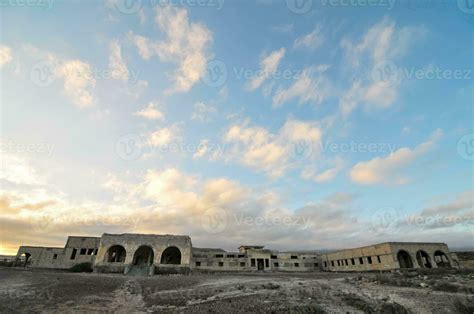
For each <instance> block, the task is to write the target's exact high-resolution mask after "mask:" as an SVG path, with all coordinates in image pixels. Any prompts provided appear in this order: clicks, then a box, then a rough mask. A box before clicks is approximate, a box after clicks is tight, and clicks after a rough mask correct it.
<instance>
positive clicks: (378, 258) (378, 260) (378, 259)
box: [377, 255, 382, 264]
mask: <svg viewBox="0 0 474 314" xmlns="http://www.w3.org/2000/svg"><path fill="white" fill-rule="evenodd" d="M377 262H378V263H379V264H380V263H382V261H381V260H380V256H378V255H377Z"/></svg>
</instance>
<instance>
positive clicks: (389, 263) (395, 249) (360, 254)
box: [321, 242, 456, 271]
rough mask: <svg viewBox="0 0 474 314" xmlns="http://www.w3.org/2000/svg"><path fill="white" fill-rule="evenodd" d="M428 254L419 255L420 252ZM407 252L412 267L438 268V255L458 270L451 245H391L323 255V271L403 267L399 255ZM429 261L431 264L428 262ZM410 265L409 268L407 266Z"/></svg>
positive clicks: (403, 243) (395, 243)
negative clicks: (436, 259) (451, 252)
mask: <svg viewBox="0 0 474 314" xmlns="http://www.w3.org/2000/svg"><path fill="white" fill-rule="evenodd" d="M420 251H421V252H424V254H426V255H423V256H421V255H417V254H420V253H419V252H420ZM400 252H406V253H407V254H408V256H409V260H410V262H411V267H408V268H421V267H428V266H427V264H429V265H430V266H429V267H430V268H436V267H438V266H439V265H437V264H436V262H435V256H434V255H435V253H436V252H442V253H443V254H445V256H446V257H447V259H448V260H449V263H450V265H451V266H453V267H455V266H456V265H455V263H453V259H452V257H451V254H450V252H449V249H448V246H447V245H446V244H444V243H422V242H413V243H411V242H387V243H381V244H376V245H370V246H365V247H360V248H354V249H347V250H341V251H337V252H332V253H327V254H322V255H321V263H322V268H323V269H324V270H329V271H371V270H393V269H400V268H402V267H401V266H403V265H400V262H399V253H400ZM426 259H427V260H428V261H426ZM405 266H406V265H405Z"/></svg>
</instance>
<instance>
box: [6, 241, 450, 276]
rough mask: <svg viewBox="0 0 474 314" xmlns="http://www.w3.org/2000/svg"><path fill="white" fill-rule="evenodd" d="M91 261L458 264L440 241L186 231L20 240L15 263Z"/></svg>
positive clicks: (173, 266) (103, 266)
mask: <svg viewBox="0 0 474 314" xmlns="http://www.w3.org/2000/svg"><path fill="white" fill-rule="evenodd" d="M80 263H90V264H91V265H92V266H93V269H94V271H96V272H106V273H123V274H143V275H153V274H159V273H185V272H188V271H190V270H193V271H286V272H308V271H321V270H323V271H372V270H393V269H400V268H420V267H425V268H436V267H459V262H458V259H457V257H456V255H455V254H452V253H450V252H449V249H448V247H447V245H446V244H444V243H409V242H387V243H381V244H376V245H371V246H366V247H361V248H354V249H347V250H341V251H337V252H331V253H326V254H318V253H316V252H298V251H294V252H280V251H276V250H269V249H265V247H264V246H258V245H242V246H240V247H239V250H238V251H235V252H227V251H225V250H222V249H215V248H197V247H193V246H192V242H191V238H190V237H189V236H184V235H155V234H128V233H125V234H107V233H105V234H103V235H102V236H101V237H77V236H70V237H68V239H67V242H66V245H65V247H64V248H53V247H33V246H21V247H20V248H19V250H18V253H17V255H16V262H15V264H16V266H25V267H38V268H57V269H68V268H70V267H72V266H74V265H76V264H80Z"/></svg>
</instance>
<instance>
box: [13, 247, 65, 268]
mask: <svg viewBox="0 0 474 314" xmlns="http://www.w3.org/2000/svg"><path fill="white" fill-rule="evenodd" d="M23 254H24V255H23ZM63 257H64V249H63V248H52V247H39V246H20V248H19V249H18V253H17V254H16V262H15V263H16V266H25V267H37V268H65V267H64V266H63V264H62V261H63ZM26 259H27V260H26ZM25 262H26V264H25Z"/></svg>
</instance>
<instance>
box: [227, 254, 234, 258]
mask: <svg viewBox="0 0 474 314" xmlns="http://www.w3.org/2000/svg"><path fill="white" fill-rule="evenodd" d="M234 257H235V255H234V254H228V255H227V258H234Z"/></svg>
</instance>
